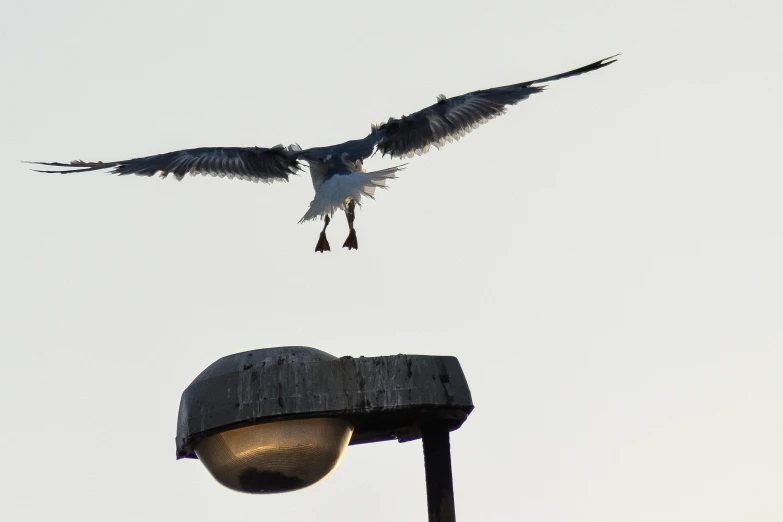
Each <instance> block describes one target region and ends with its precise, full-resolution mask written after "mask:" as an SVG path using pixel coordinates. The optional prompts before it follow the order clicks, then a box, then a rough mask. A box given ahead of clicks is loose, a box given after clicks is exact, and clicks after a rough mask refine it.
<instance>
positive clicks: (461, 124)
mask: <svg viewBox="0 0 783 522" xmlns="http://www.w3.org/2000/svg"><path fill="white" fill-rule="evenodd" d="M617 56H618V55H615V56H610V57H609V58H604V59H603V60H598V61H597V62H593V63H591V64H589V65H585V66H583V67H579V68H578V69H573V70H571V71H568V72H564V73H560V74H556V75H554V76H547V77H546V78H539V79H538V80H531V81H528V82H523V83H517V84H514V85H507V86H504V87H495V88H493V89H484V90H480V91H473V92H469V93H467V94H463V95H461V96H454V97H453V98H446V97H445V96H444V95H442V94H441V95H440V96H438V102H437V103H435V104H434V105H431V106H429V107H427V108H425V109H422V110H420V111H418V112H414V113H412V114H409V115H407V116H402V117H401V118H389V120H388V121H387V122H386V123H383V124H380V125H374V126H373V134H371V135H375V138H376V142H377V145H376V146H377V149H378V150H379V151H380V152H381V154H383V155H386V154H388V155H390V156H391V157H393V158H394V157H398V158H403V157H411V156H413V155H414V154H416V155H420V154H424V153H426V152H427V151H428V150H429V149H430V145H434V146H435V147H436V148H441V147H443V146H444V145H445V144H446V143H451V142H452V141H454V140H459V139H460V138H461V137H462V136H464V135H465V134H467V133H469V132H471V131H472V130H473V129H477V128H478V127H480V126H481V125H483V124H484V123H486V122H488V121H489V120H492V119H494V118H496V117H498V116H501V115H503V114H505V113H506V108H507V107H508V106H510V105H516V104H517V103H519V102H521V101H523V100H526V99H527V98H529V97H530V95H531V94H536V93H539V92H542V91H543V90H544V86H540V85H537V84H541V83H546V82H551V81H555V80H561V79H563V78H570V77H572V76H578V75H580V74H584V73H587V72H590V71H595V70H597V69H601V68H602V67H606V66H607V65H609V64H612V63H614V62H615V61H616V59H617Z"/></svg>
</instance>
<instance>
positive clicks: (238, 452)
mask: <svg viewBox="0 0 783 522" xmlns="http://www.w3.org/2000/svg"><path fill="white" fill-rule="evenodd" d="M352 434H353V426H351V425H350V424H349V423H348V422H346V421H345V420H343V419H339V418H334V417H331V418H330V417H322V418H315V419H294V420H287V421H279V422H270V423H265V424H256V425H253V426H246V427H243V428H237V429H234V430H229V431H224V432H221V433H218V434H215V435H212V436H210V437H207V438H205V439H203V440H201V441H199V442H198V443H197V444H196V445H195V447H194V451H195V454H196V456H197V457H198V459H199V460H200V461H201V462H202V463H203V464H204V466H205V467H206V468H207V470H209V472H210V473H211V474H212V476H213V477H214V478H215V479H216V480H217V481H218V482H220V483H221V484H223V485H224V486H226V487H228V488H230V489H233V490H236V491H241V492H244V493H282V492H285V491H295V490H297V489H302V488H305V487H307V486H310V485H312V484H315V483H316V482H318V481H319V480H321V479H322V478H324V477H326V476H327V475H328V474H329V473H330V472H331V471H332V470H333V469H334V468H335V467H336V466H337V464H338V463H339V462H340V459H341V458H342V456H343V453H344V452H345V448H346V447H348V443H349V442H350V440H351V435H352Z"/></svg>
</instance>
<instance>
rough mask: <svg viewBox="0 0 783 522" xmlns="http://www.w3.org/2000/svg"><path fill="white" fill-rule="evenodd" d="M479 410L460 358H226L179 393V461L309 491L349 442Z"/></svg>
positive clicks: (244, 485)
mask: <svg viewBox="0 0 783 522" xmlns="http://www.w3.org/2000/svg"><path fill="white" fill-rule="evenodd" d="M472 409H473V404H472V401H471V397H470V390H469V389H468V385H467V382H466V381H465V376H464V375H463V373H462V369H461V368H460V365H459V362H458V361H457V360H456V359H455V358H454V357H444V356H427V355H394V356H389V357H360V358H353V357H342V358H339V359H338V358H336V357H334V356H332V355H330V354H327V353H325V352H322V351H320V350H316V349H314V348H307V347H301V346H293V347H291V346H289V347H282V348H265V349H261V350H252V351H249V352H243V353H238V354H234V355H229V356H227V357H223V358H222V359H219V360H218V361H216V362H215V363H213V364H212V365H210V366H209V367H208V368H207V369H206V370H204V371H203V372H202V373H201V374H200V375H199V376H198V377H197V378H196V379H195V380H194V381H193V382H192V383H191V384H190V386H188V388H187V389H186V390H185V391H184V392H183V394H182V400H181V402H180V411H179V419H178V423H177V440H176V442H177V458H198V459H199V460H201V461H202V462H203V463H204V465H205V466H206V468H207V469H208V470H209V472H210V473H211V474H212V475H213V476H214V477H215V479H217V481H218V482H220V483H221V484H223V485H224V486H227V487H229V488H231V489H234V490H237V491H242V492H247V493H278V492H284V491H293V490H296V489H301V488H303V487H307V486H309V485H311V484H314V483H315V482H317V481H319V480H320V479H322V478H323V477H325V476H326V475H327V474H329V472H330V471H332V470H333V469H334V467H335V466H336V465H337V463H338V462H339V461H340V458H341V456H342V454H343V452H344V450H345V448H346V447H347V446H348V445H349V444H360V443H367V442H378V441H383V440H393V439H396V440H398V441H400V442H405V441H409V440H415V439H419V438H421V437H422V429H423V428H427V427H430V426H438V427H439V429H443V430H446V431H445V433H448V431H451V430H454V429H457V428H459V427H460V426H461V425H462V423H463V422H464V421H465V419H466V418H467V416H468V414H469V413H470V411H471V410H472Z"/></svg>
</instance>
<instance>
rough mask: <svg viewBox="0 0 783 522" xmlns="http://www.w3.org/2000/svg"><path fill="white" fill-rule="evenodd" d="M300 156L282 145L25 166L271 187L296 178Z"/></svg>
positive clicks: (199, 150) (211, 148) (61, 171)
mask: <svg viewBox="0 0 783 522" xmlns="http://www.w3.org/2000/svg"><path fill="white" fill-rule="evenodd" d="M299 155H300V152H299V151H293V150H290V149H288V148H286V147H283V146H281V145H277V146H275V147H272V148H262V147H201V148H197V149H186V150H178V151H174V152H167V153H165V154H157V155H155V156H147V157H144V158H134V159H130V160H124V161H112V162H108V163H104V162H102V161H99V162H84V161H81V160H77V161H72V162H70V163H57V162H53V163H46V162H40V161H28V162H25V163H33V164H36V165H46V166H50V167H63V168H62V169H59V170H37V169H35V170H37V171H38V172H52V173H58V174H68V173H71V172H89V171H93V170H106V169H110V170H109V172H110V173H112V174H119V175H121V176H124V175H129V174H136V175H138V176H154V175H155V174H160V175H161V176H162V177H164V178H165V177H166V176H168V175H169V174H171V175H173V176H174V177H175V178H176V179H178V180H181V179H182V178H184V177H185V176H186V175H188V174H190V175H197V174H202V175H211V176H218V177H221V178H222V177H229V178H239V179H245V180H249V181H255V182H259V181H261V182H265V183H270V182H272V181H288V176H289V175H291V174H296V173H297V172H298V171H299V170H300V166H299V161H298V158H299Z"/></svg>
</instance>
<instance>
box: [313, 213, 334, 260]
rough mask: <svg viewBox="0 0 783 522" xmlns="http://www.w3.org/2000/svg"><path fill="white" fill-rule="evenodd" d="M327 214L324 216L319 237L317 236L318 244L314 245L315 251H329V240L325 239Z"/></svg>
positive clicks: (327, 221)
mask: <svg viewBox="0 0 783 522" xmlns="http://www.w3.org/2000/svg"><path fill="white" fill-rule="evenodd" d="M329 221H330V219H329V216H324V229H323V230H321V237H319V238H318V244H316V245H315V251H316V252H323V251H324V250H329V251H331V250H332V249H331V248H329V241H327V240H326V227H328V226H329Z"/></svg>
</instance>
